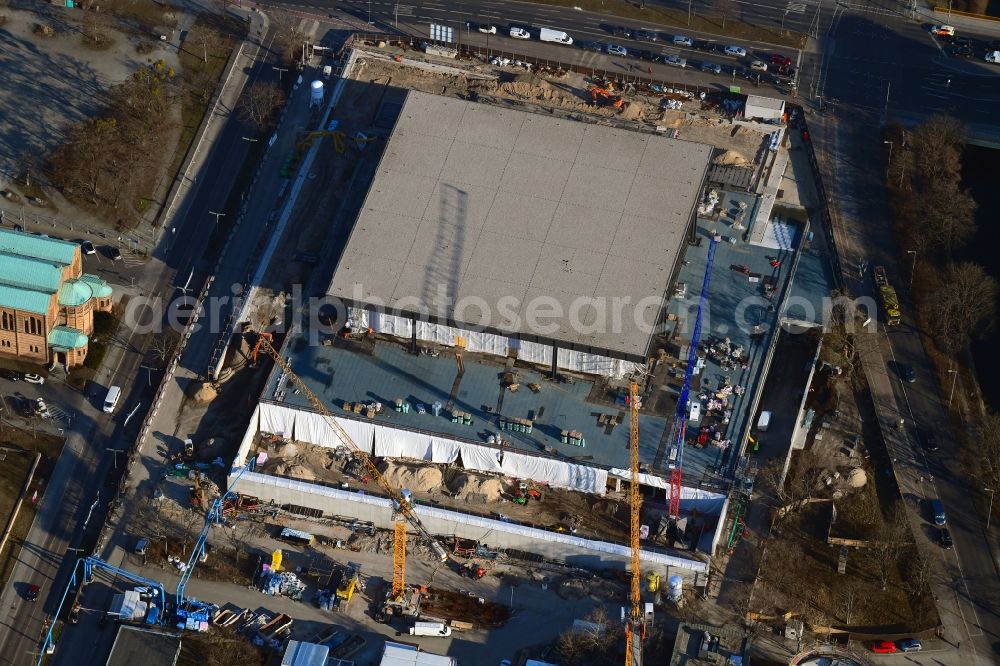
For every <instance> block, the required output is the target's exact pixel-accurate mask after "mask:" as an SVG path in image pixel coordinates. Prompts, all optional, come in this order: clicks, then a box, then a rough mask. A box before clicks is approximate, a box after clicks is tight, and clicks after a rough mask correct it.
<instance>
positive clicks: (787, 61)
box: [771, 53, 792, 67]
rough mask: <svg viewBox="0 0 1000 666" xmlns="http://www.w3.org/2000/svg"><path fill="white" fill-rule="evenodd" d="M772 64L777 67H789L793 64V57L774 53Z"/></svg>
mask: <svg viewBox="0 0 1000 666" xmlns="http://www.w3.org/2000/svg"><path fill="white" fill-rule="evenodd" d="M771 64H772V65H777V66H778V67H788V66H790V65H791V64H792V59H791V57H789V56H786V55H781V54H780V53H772V54H771Z"/></svg>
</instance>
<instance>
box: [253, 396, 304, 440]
mask: <svg viewBox="0 0 1000 666" xmlns="http://www.w3.org/2000/svg"><path fill="white" fill-rule="evenodd" d="M259 409H260V425H259V426H258V427H259V430H260V432H269V433H272V434H274V435H281V436H283V437H291V436H292V432H293V431H294V429H295V415H296V412H297V411H298V410H294V409H289V408H288V407H282V406H281V405H272V404H269V403H266V402H262V403H260V405H259Z"/></svg>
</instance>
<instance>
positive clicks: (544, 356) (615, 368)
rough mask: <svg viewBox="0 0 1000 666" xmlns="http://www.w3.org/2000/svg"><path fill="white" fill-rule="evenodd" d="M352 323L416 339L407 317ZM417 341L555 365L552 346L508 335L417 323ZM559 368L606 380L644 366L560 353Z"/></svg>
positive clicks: (365, 315)
mask: <svg viewBox="0 0 1000 666" xmlns="http://www.w3.org/2000/svg"><path fill="white" fill-rule="evenodd" d="M350 319H351V321H352V322H353V323H354V326H355V327H356V328H367V327H369V326H370V327H371V328H372V330H374V331H375V332H376V333H382V334H385V335H393V336H396V337H399V338H405V339H409V338H410V337H411V336H412V335H413V324H414V322H413V320H412V319H410V318H408V317H401V316H398V315H391V314H384V313H381V312H374V311H371V310H364V309H362V308H352V309H351V312H350ZM416 326H417V340H421V341H423V342H433V343H435V344H439V345H445V346H448V347H454V346H455V345H456V344H457V343H459V342H461V343H463V346H464V347H465V348H466V349H468V350H469V351H472V352H479V353H482V354H493V355H494V356H503V357H505V358H506V357H507V355H508V351H509V350H512V349H513V350H516V351H517V358H518V359H519V360H522V361H527V362H528V363H538V364H541V365H549V364H551V363H552V345H547V344H543V343H541V342H529V341H526V340H519V339H517V338H512V337H508V336H505V335H494V334H492V333H483V332H474V331H468V330H465V329H461V328H455V327H454V326H445V325H443V324H434V323H431V322H427V321H422V320H417V322H416ZM558 362H559V367H560V368H563V369H564V370H572V371H574V372H585V373H588V374H592V375H601V376H605V377H616V378H620V377H624V376H625V375H627V374H630V373H631V372H633V371H635V370H641V369H642V368H643V367H644V366H643V365H642V364H641V363H633V362H632V361H622V360H620V359H615V358H608V357H606V356H599V355H597V354H588V353H586V352H581V351H575V350H572V349H560V350H559V361H558Z"/></svg>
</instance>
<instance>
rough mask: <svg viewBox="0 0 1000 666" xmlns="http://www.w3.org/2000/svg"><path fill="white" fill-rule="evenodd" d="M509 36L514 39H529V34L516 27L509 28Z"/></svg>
mask: <svg viewBox="0 0 1000 666" xmlns="http://www.w3.org/2000/svg"><path fill="white" fill-rule="evenodd" d="M510 36H511V37H513V38H514V39H531V33H530V32H528V31H527V30H525V29H524V28H518V27H517V26H511V29H510Z"/></svg>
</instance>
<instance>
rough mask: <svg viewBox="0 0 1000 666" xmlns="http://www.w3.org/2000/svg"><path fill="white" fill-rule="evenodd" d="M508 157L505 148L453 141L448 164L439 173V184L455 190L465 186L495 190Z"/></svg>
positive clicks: (508, 152) (508, 153) (508, 151)
mask: <svg viewBox="0 0 1000 666" xmlns="http://www.w3.org/2000/svg"><path fill="white" fill-rule="evenodd" d="M509 157H510V150H507V149H505V148H492V147H489V146H478V145H476V144H472V143H466V142H463V141H455V142H453V143H452V144H451V151H450V152H449V154H448V163H447V164H446V165H445V166H444V168H443V170H442V171H441V182H442V183H449V184H451V185H453V186H454V187H455V188H456V189H457V190H463V189H464V187H465V185H466V184H468V185H474V186H477V187H490V188H491V189H496V184H497V182H499V180H500V178H501V177H502V176H503V174H504V166H505V165H506V163H507V160H508V159H509Z"/></svg>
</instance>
